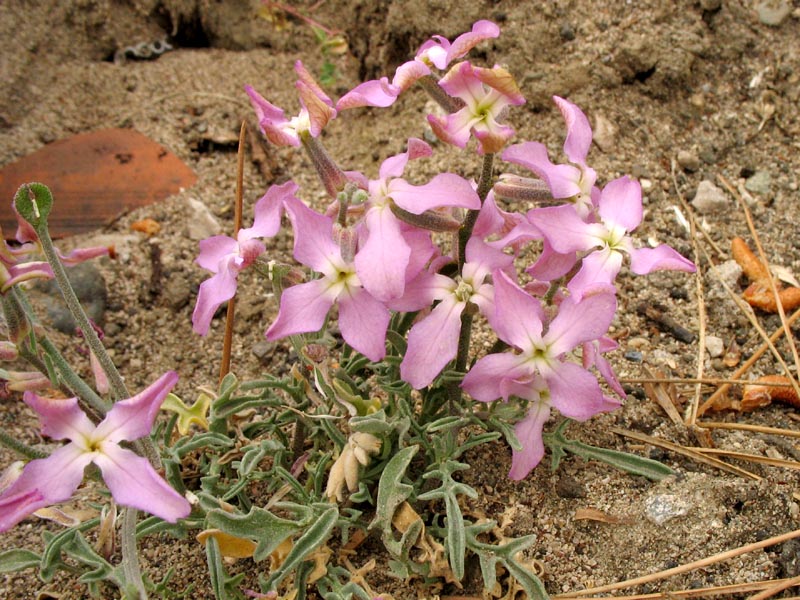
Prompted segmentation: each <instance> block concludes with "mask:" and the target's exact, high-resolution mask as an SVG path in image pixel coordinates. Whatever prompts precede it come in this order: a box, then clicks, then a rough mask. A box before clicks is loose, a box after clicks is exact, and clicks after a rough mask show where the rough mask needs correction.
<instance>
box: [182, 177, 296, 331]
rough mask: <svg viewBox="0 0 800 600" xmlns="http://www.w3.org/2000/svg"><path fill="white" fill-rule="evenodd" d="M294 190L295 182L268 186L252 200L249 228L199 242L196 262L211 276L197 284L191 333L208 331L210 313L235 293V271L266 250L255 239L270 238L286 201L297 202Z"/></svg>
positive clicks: (277, 226)
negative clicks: (255, 199)
mask: <svg viewBox="0 0 800 600" xmlns="http://www.w3.org/2000/svg"><path fill="white" fill-rule="evenodd" d="M296 191H297V184H295V183H294V182H293V181H287V182H286V183H284V184H283V185H274V186H272V187H270V188H269V189H268V190H267V193H266V194H264V196H262V197H261V199H260V200H259V201H258V202H256V206H255V209H254V212H255V217H254V219H253V226H252V227H249V228H247V229H240V230H239V233H238V234H237V236H236V239H233V238H231V237H228V236H226V235H215V236H214V237H211V238H208V239H205V240H203V241H201V242H200V254H199V256H198V257H197V261H196V262H197V264H199V265H200V266H201V267H203V268H204V269H207V270H209V271H211V272H212V273H213V274H214V275H213V276H212V277H210V278H209V279H206V280H205V281H204V282H203V283H201V284H200V291H199V292H198V294H197V304H196V305H195V308H194V313H193V314H192V325H193V328H194V330H195V332H197V333H199V334H200V335H205V334H206V333H208V328H209V326H210V325H211V319H212V318H213V317H214V313H215V312H216V311H217V309H218V308H219V307H220V306H221V305H222V304H224V303H225V302H227V301H228V300H230V299H231V298H233V296H234V294H235V293H236V280H237V278H238V276H239V272H240V271H242V270H243V269H245V268H247V267H249V266H250V265H252V264H253V262H255V260H256V259H257V258H258V257H259V256H261V255H262V254H263V253H264V252H265V251H266V249H265V247H264V244H263V243H262V242H261V241H259V240H258V239H257V238H261V237H273V236H274V235H275V234H277V233H278V230H279V229H280V225H281V215H282V214H283V209H284V206H285V205H286V203H289V202H292V201H294V202H299V200H297V198H295V196H294V193H295V192H296Z"/></svg>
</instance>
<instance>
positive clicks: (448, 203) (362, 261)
mask: <svg viewBox="0 0 800 600" xmlns="http://www.w3.org/2000/svg"><path fill="white" fill-rule="evenodd" d="M431 153H432V151H431V148H430V146H429V145H428V144H426V143H425V142H423V141H422V140H418V139H415V138H411V139H409V140H408V151H407V152H403V153H402V154H397V155H396V156H392V157H390V158H387V159H386V160H385V161H383V164H382V165H381V168H380V172H379V176H378V179H376V180H372V181H370V182H369V184H368V187H369V200H368V201H367V208H366V212H365V214H364V219H363V221H362V229H361V231H362V235H361V237H362V243H361V246H360V251H359V252H358V254H357V255H356V257H355V266H356V272H357V273H358V276H359V279H360V280H361V283H362V285H363V286H364V288H366V290H367V291H368V292H369V293H370V294H372V295H373V296H374V297H375V298H377V299H378V300H380V301H382V302H386V301H388V300H392V299H395V298H399V297H400V296H402V295H403V290H404V288H405V282H406V280H407V279H411V278H413V277H415V276H416V275H417V273H419V271H420V270H421V269H422V267H423V266H424V264H422V263H420V261H419V260H413V261H412V250H413V251H415V252H424V248H422V247H421V246H420V244H419V242H420V241H421V240H418V239H411V238H412V235H413V234H412V233H411V232H413V231H416V230H415V229H413V228H409V227H407V226H406V225H405V224H404V223H403V222H402V221H400V220H399V219H398V218H397V217H396V216H395V215H394V213H393V212H392V204H395V205H397V206H399V207H400V208H401V209H403V210H405V211H406V212H409V213H412V214H414V215H421V214H422V213H424V212H425V211H428V210H433V209H437V208H442V207H461V208H466V209H479V208H480V206H481V202H480V199H479V198H478V194H477V193H476V192H475V190H474V189H473V188H472V184H470V182H469V181H467V180H466V179H464V178H463V177H460V176H458V175H456V174H454V173H440V174H439V175H436V176H435V177H434V178H433V179H432V180H431V181H429V182H428V183H427V184H424V185H419V186H416V185H411V184H410V183H408V182H407V181H405V180H404V179H400V176H401V175H402V174H403V171H404V170H405V167H406V164H407V163H408V161H409V160H411V159H414V158H418V157H422V156H430V155H431ZM424 238H425V239H428V238H429V235H428V234H425V235H424ZM415 242H416V243H415ZM412 246H415V247H416V249H414V248H413V247H412ZM429 257H430V252H429V253H428V254H427V255H426V259H427V258H429ZM413 258H418V257H413ZM423 263H424V261H423ZM409 265H412V266H413V267H414V268H413V269H412V270H411V271H409Z"/></svg>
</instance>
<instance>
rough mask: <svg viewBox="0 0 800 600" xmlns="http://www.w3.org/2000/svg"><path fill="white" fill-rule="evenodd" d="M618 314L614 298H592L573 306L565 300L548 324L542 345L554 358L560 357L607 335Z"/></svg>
mask: <svg viewBox="0 0 800 600" xmlns="http://www.w3.org/2000/svg"><path fill="white" fill-rule="evenodd" d="M616 311H617V299H616V298H615V296H614V295H613V294H595V295H591V296H586V297H585V298H584V299H583V300H582V301H580V302H575V301H574V300H573V299H572V298H567V299H565V300H564V301H563V302H562V303H561V305H560V306H559V307H558V314H557V315H556V317H555V318H554V319H553V321H552V322H551V323H550V327H549V329H548V330H547V334H546V335H545V337H544V341H545V343H546V344H547V345H548V346H549V347H550V353H551V355H552V356H554V357H558V356H561V355H562V354H564V353H565V352H569V351H570V350H572V349H573V348H576V347H578V345H580V344H582V343H583V342H588V341H591V340H596V339H598V338H599V337H601V336H602V335H603V334H605V333H606V331H608V328H609V326H610V325H611V321H612V320H613V319H614V314H615V313H616Z"/></svg>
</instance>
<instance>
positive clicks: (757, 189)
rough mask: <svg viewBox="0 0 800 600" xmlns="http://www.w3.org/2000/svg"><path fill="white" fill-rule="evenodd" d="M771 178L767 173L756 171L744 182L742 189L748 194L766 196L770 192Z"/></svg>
mask: <svg viewBox="0 0 800 600" xmlns="http://www.w3.org/2000/svg"><path fill="white" fill-rule="evenodd" d="M771 185H772V177H771V176H770V174H769V173H768V172H767V171H756V172H755V173H754V174H753V175H752V176H750V177H748V178H747V181H745V182H744V187H745V189H746V190H747V191H748V192H753V193H754V194H761V195H762V196H763V195H766V194H769V192H770V187H771Z"/></svg>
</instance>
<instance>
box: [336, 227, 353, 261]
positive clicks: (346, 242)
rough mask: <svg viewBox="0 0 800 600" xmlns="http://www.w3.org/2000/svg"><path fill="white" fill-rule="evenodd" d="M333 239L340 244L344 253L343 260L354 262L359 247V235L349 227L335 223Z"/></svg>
mask: <svg viewBox="0 0 800 600" xmlns="http://www.w3.org/2000/svg"><path fill="white" fill-rule="evenodd" d="M332 236H333V241H334V242H336V243H337V244H339V250H340V251H341V253H342V260H344V262H346V263H351V262H353V260H354V258H355V256H356V249H357V247H358V235H357V234H356V232H355V231H354V230H352V229H350V228H349V227H343V226H342V225H340V224H339V223H334V224H333V233H332Z"/></svg>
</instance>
